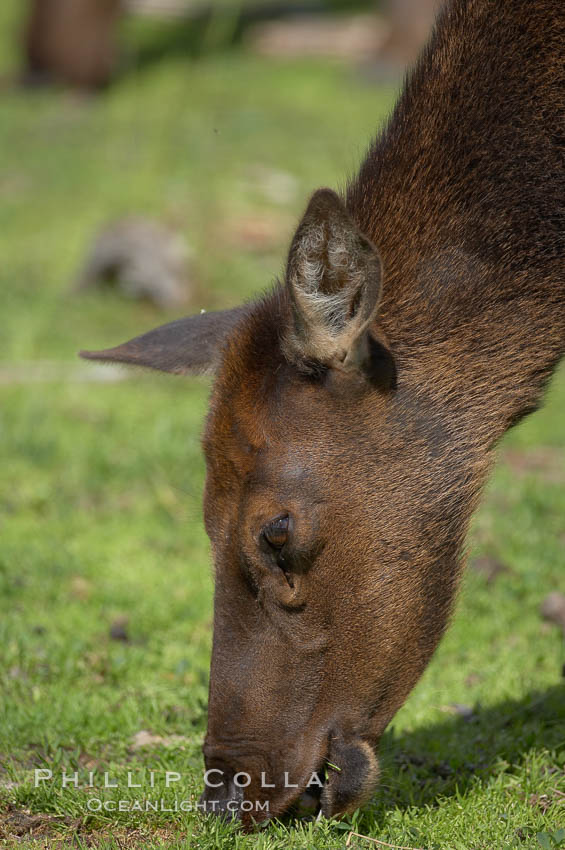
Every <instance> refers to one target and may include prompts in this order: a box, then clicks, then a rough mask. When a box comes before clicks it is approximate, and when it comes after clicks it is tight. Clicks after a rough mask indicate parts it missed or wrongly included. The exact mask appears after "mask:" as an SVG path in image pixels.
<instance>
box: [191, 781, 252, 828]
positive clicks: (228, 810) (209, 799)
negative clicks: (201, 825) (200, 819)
mask: <svg viewBox="0 0 565 850" xmlns="http://www.w3.org/2000/svg"><path fill="white" fill-rule="evenodd" d="M199 803H200V806H201V807H202V810H203V811H204V812H205V814H215V815H220V816H222V817H228V818H238V817H241V804H242V803H243V789H242V788H241V787H240V786H238V785H236V784H235V782H234V780H233V777H231V778H224V777H222V781H221V783H220V782H214V783H213V785H212V784H210V785H208V784H207V785H206V788H205V789H204V791H203V792H202V794H201V796H200V800H199Z"/></svg>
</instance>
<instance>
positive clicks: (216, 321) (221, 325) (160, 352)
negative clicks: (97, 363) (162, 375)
mask: <svg viewBox="0 0 565 850" xmlns="http://www.w3.org/2000/svg"><path fill="white" fill-rule="evenodd" d="M244 313H245V308H244V307H236V308H234V309H233V310H221V311H219V312H215V313H201V314H200V315H198V316H188V317H187V318H185V319H178V320H177V321H176V322H169V324H167V325H161V327H159V328H155V329H154V330H152V331H149V332H148V333H146V334H142V335H141V336H136V337H135V339H130V341H129V342H124V343H123V344H122V345H118V346H116V347H115V348H106V349H104V350H103V351H81V352H80V356H81V357H84V358H85V359H86V360H102V361H105V362H107V363H127V364H128V365H129V366H144V367H148V368H149V369H157V370H159V371H160V372H172V373H173V374H175V375H206V374H213V373H214V372H215V371H216V368H217V366H218V363H219V359H220V355H221V352H222V348H223V345H224V342H225V340H226V338H227V336H228V334H229V333H230V331H232V330H233V328H234V327H235V325H236V324H237V323H238V322H239V320H240V319H241V318H242V316H243V315H244Z"/></svg>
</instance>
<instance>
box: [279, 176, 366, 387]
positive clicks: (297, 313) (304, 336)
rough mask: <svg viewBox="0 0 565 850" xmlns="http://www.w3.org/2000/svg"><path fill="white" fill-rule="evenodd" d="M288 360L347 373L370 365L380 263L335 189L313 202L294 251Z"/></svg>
mask: <svg viewBox="0 0 565 850" xmlns="http://www.w3.org/2000/svg"><path fill="white" fill-rule="evenodd" d="M286 285H287V288H288V291H289V295H290V302H291V305H292V322H291V328H290V330H289V332H288V334H287V337H286V339H285V352H286V355H287V357H288V358H289V359H290V360H292V361H293V362H294V363H296V364H297V365H298V366H299V367H300V366H301V364H302V365H304V364H308V363H312V362H314V363H321V364H324V365H326V366H330V367H334V368H338V369H341V370H346V371H353V370H356V369H362V368H363V366H364V364H365V363H366V362H367V360H368V359H370V355H371V351H370V349H371V338H370V335H369V326H370V324H371V322H372V321H373V319H374V318H375V316H376V313H377V310H378V306H379V302H380V298H381V262H380V259H379V256H378V254H377V251H376V249H375V247H374V246H373V245H372V243H371V242H370V241H369V240H368V239H367V237H366V236H364V235H363V234H362V233H361V231H360V230H359V228H358V227H357V225H356V224H355V222H354V221H353V219H352V218H351V216H350V215H349V213H348V212H347V210H346V208H345V206H344V204H343V203H342V201H341V200H340V198H339V197H338V196H337V195H336V194H335V192H332V191H331V189H319V190H318V191H317V192H316V193H315V194H314V196H313V197H312V199H311V201H310V203H309V205H308V208H307V210H306V213H305V214H304V218H303V219H302V221H301V223H300V225H299V227H298V230H297V231H296V235H295V237H294V239H293V241H292V245H291V247H290V253H289V258H288V265H287V273H286Z"/></svg>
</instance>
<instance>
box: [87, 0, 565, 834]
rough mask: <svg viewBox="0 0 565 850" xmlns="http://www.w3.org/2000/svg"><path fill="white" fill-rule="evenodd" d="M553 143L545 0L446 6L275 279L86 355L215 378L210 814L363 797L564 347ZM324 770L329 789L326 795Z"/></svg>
mask: <svg viewBox="0 0 565 850" xmlns="http://www.w3.org/2000/svg"><path fill="white" fill-rule="evenodd" d="M564 139H565V4H564V3H563V0H505V2H499V0H451V2H448V3H447V5H446V6H445V8H444V9H443V10H442V12H441V14H440V17H439V20H438V22H437V24H436V28H435V31H434V33H433V36H432V39H431V42H430V44H429V46H428V47H427V49H426V50H425V51H424V54H423V55H422V57H421V59H420V61H419V62H418V64H417V66H416V68H415V69H414V71H413V72H412V73H411V74H410V76H409V77H408V80H407V82H406V85H405V88H404V91H403V93H402V95H401V97H400V100H399V102H398V104H397V106H396V109H395V111H394V114H393V115H392V118H391V120H390V121H389V123H388V126H387V127H386V129H385V130H384V132H383V133H382V134H381V135H380V136H379V138H378V139H377V140H376V141H375V142H374V144H373V145H372V147H371V149H370V151H369V154H368V156H367V158H366V160H365V162H364V163H363V165H362V166H361V169H360V172H359V174H358V176H357V177H356V178H355V179H354V180H353V182H351V183H350V185H349V188H348V190H347V192H346V193H345V195H344V196H343V197H340V196H338V195H337V194H335V193H334V192H332V191H330V190H329V189H320V190H319V191H317V192H315V194H314V195H313V197H312V199H311V200H310V203H309V204H308V207H307V209H306V212H305V214H304V217H303V219H302V221H301V223H300V225H299V227H298V230H297V231H296V235H295V236H294V239H293V241H292V244H291V246H290V252H289V256H288V264H287V268H286V276H285V280H284V282H281V283H280V284H278V285H277V286H275V288H274V289H273V290H272V291H271V292H269V293H268V294H267V295H265V296H264V297H262V298H260V299H259V300H257V301H256V302H255V303H252V304H249V305H248V306H244V307H241V308H239V309H236V310H232V311H225V312H219V313H216V314H209V315H202V316H195V317H192V318H187V319H181V320H180V321H177V322H173V323H171V324H169V325H166V326H164V327H161V328H157V329H156V330H154V331H150V332H149V333H147V334H145V335H144V336H141V337H138V338H136V339H134V340H132V341H130V342H127V343H125V344H123V345H120V346H118V347H117V348H112V349H109V350H107V351H100V352H85V353H84V355H83V356H85V357H88V358H91V359H95V360H106V361H115V362H123V363H131V364H135V365H141V366H147V367H151V368H154V369H160V370H164V371H167V372H174V373H177V374H190V373H194V372H213V373H214V374H215V376H216V378H215V385H214V389H213V393H212V397H211V403H210V412H209V416H208V420H207V424H206V430H205V435H204V451H205V454H206V462H207V479H206V489H205V498H204V516H205V523H206V529H207V531H208V534H209V536H210V539H211V541H212V547H213V554H214V560H215V576H216V577H215V581H216V591H215V603H214V643H213V653H212V666H211V679H210V702H209V722H208V732H207V736H206V741H205V745H204V755H205V761H206V765H207V768H208V769H209V770H212V771H217V773H213V774H210V776H211V778H212V779H213V780H214V782H213V783H212V784H214V785H220V787H215V788H207V790H206V792H205V794H204V800H205V801H212V800H219V807H220V809H226V808H228V809H229V807H230V802H232V801H235V802H237V801H242V800H245V801H248V802H250V801H263V802H265V801H266V802H268V803H269V810H270V814H271V815H277V814H280V813H281V812H284V811H286V810H287V809H288V808H289V806H291V805H292V804H293V802H294V801H295V800H297V799H299V797H300V795H301V794H303V792H305V791H306V790H307V786H308V785H309V784H310V790H311V791H312V788H313V789H314V791H315V790H316V786H317V785H318V786H319V785H320V784H322V785H323V787H321V789H320V788H319V789H318V790H319V804H320V806H321V811H322V812H323V813H324V814H325V815H334V814H339V813H343V812H347V811H350V810H352V809H354V808H355V807H357V806H359V804H360V803H362V802H363V801H364V800H366V799H367V797H368V796H369V795H370V794H371V792H372V790H373V789H374V787H375V784H376V782H377V775H378V766H377V759H376V756H375V748H376V746H377V744H378V742H379V739H380V737H381V735H382V732H383V730H384V728H385V727H386V725H387V724H388V723H389V721H390V719H391V718H392V716H393V715H394V713H395V712H396V711H397V709H398V708H399V707H400V706H401V705H402V703H403V702H404V700H405V699H406V697H407V695H408V693H409V692H410V690H411V689H412V688H413V687H414V684H415V683H416V681H417V680H418V678H419V677H420V675H421V674H422V672H423V670H424V669H425V667H426V665H427V664H428V662H429V660H430V657H431V655H432V653H433V652H434V650H435V648H436V646H437V644H438V641H439V639H440V637H441V635H442V633H443V631H444V629H445V626H446V622H447V620H448V618H449V615H450V612H451V610H452V603H453V599H454V596H455V592H456V589H457V585H458V581H459V576H460V574H461V569H462V560H463V556H462V550H463V544H464V540H465V535H466V532H467V528H468V525H469V519H470V517H471V514H472V512H473V510H474V508H475V507H476V505H477V501H478V498H479V494H480V492H481V488H482V487H483V484H484V483H485V479H486V477H487V475H488V472H489V470H490V468H491V465H492V462H493V449H494V447H495V445H496V443H497V441H498V440H499V439H500V437H501V436H502V435H503V434H504V432H505V431H506V430H507V429H508V428H510V427H511V426H512V425H515V424H516V423H517V422H519V421H520V419H522V417H523V416H525V415H526V414H528V413H530V412H531V411H533V410H534V409H535V408H536V407H537V406H538V405H539V403H540V400H541V397H542V394H543V391H544V388H545V386H546V384H547V381H548V379H549V377H550V375H551V373H552V371H553V370H554V368H555V366H556V364H557V363H558V361H559V359H560V357H561V355H562V353H563V351H564V349H565V235H564V233H565V231H564V225H565V171H564V166H565V161H564V156H565V150H564ZM327 761H330V762H332V763H334V764H336V765H337V766H338V767H340V768H341V770H340V771H332V770H329V771H325V773H326V774H327V775H326V776H325V777H324V778H323V780H322V773H323V771H322V770H321V769H322V767H323V765H324V764H325V763H326V762H327ZM316 771H317V772H318V773H317V774H315V775H316V777H317V779H318V782H317V783H316V782H312V781H311V777H312V773H313V772H316ZM238 772H242V773H243V774H247V775H248V776H249V777H250V783H249V784H248V786H247V787H246V788H244V789H243V788H241V787H240V785H241V784H246V781H247V780H244V781H243V780H242V781H238V777H237V773H238ZM285 774H286V776H285ZM267 785H268V786H270V787H266V786H267ZM289 785H294V786H295V787H288V786H289ZM251 817H252V815H251V814H245V815H243V818H244V822H245V823H246V824H248V823H250V820H251ZM263 817H266V814H265V813H259V814H258V815H257V819H258V820H260V819H261V818H263Z"/></svg>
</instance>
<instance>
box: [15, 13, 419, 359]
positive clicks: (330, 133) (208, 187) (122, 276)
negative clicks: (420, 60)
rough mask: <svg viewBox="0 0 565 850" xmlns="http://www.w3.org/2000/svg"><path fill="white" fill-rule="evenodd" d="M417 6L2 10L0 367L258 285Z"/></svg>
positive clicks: (409, 44) (347, 162)
mask: <svg viewBox="0 0 565 850" xmlns="http://www.w3.org/2000/svg"><path fill="white" fill-rule="evenodd" d="M434 5H435V4H434V2H433V0H382V3H380V4H376V3H375V2H374V0H357V1H356V2H345V0H307V2H292V0H291V2H283V3H280V2H275V0H259V2H251V3H249V4H246V3H239V2H235V0H215V2H211V3H202V2H195V1H194V0H122V2H120V0H25V2H24V0H4V2H3V3H2V8H1V10H0V27H1V29H0V63H1V67H0V74H1V79H2V89H1V104H0V108H1V110H2V120H1V125H0V134H1V136H0V144H1V151H2V161H1V164H0V167H1V168H2V184H1V186H0V190H1V192H2V201H3V202H2V209H1V212H0V215H1V216H2V239H3V240H4V242H5V245H6V250H5V253H4V262H3V269H2V272H1V273H2V274H6V275H7V276H8V277H9V281H10V284H9V285H7V286H5V287H4V292H5V296H6V297H7V299H8V303H7V304H5V308H7V309H9V314H10V316H11V322H10V330H8V331H7V339H6V340H5V347H4V351H3V355H4V356H5V357H6V359H13V360H21V359H30V360H35V359H36V358H38V357H41V359H49V358H56V357H59V356H60V355H61V354H62V353H63V351H64V352H65V354H69V353H70V352H71V351H73V350H74V349H75V348H77V347H81V346H82V347H84V345H86V344H90V343H89V339H90V341H91V343H92V344H94V343H97V342H101V343H104V342H107V341H111V340H112V339H113V338H115V332H117V333H118V335H122V334H123V332H124V330H125V332H126V334H127V333H128V332H129V331H130V329H131V330H132V332H133V330H135V329H137V328H139V326H140V324H141V325H143V324H144V323H146V322H150V321H151V319H150V318H149V316H150V315H151V314H152V310H153V308H155V309H158V310H161V311H164V312H166V313H167V314H171V315H173V314H174V315H176V314H177V313H178V311H179V310H181V312H182V311H184V312H187V311H188V310H189V309H190V307H191V306H192V307H194V308H196V307H198V308H200V307H205V308H211V307H214V306H218V305H226V306H229V305H231V304H232V303H235V302H237V301H239V300H240V299H241V297H245V296H248V295H249V294H251V293H252V292H255V291H256V290H257V288H258V287H264V286H266V285H267V284H268V283H269V282H270V279H271V278H272V276H273V275H274V274H276V273H277V272H278V271H279V268H280V265H281V262H282V256H281V251H282V249H283V247H284V246H285V244H286V242H287V241H288V237H289V235H290V231H291V229H292V224H293V221H294V219H295V216H296V214H297V213H298V212H299V210H300V209H301V207H302V206H303V204H304V202H305V199H306V197H307V196H308V193H309V192H310V191H311V190H312V189H313V188H314V187H316V186H317V185H319V184H322V183H330V184H335V183H336V181H342V182H343V181H344V180H345V178H346V176H347V175H348V174H350V173H352V172H353V171H354V170H355V168H356V166H357V164H358V162H359V160H360V158H361V156H362V154H363V150H364V147H365V145H366V144H367V143H368V141H369V140H370V138H371V136H372V135H373V134H374V132H375V130H376V128H377V126H378V125H379V124H380V122H381V121H382V119H383V117H384V116H385V115H386V113H387V111H388V110H389V108H390V107H391V104H392V102H393V94H394V89H395V87H396V86H397V85H398V83H399V81H400V79H401V76H402V72H403V68H404V64H405V62H409V61H410V60H411V59H412V58H413V57H414V56H415V54H416V53H417V50H418V49H419V47H420V45H421V43H422V41H423V40H425V37H426V35H427V32H428V30H429V27H430V25H431V21H432V19H433V8H434ZM16 281H17V284H16V283H15V282H16ZM69 293H73V294H75V295H76V294H77V293H78V294H79V295H80V297H70V296H69ZM101 293H102V295H101ZM91 296H92V297H91ZM124 297H125V300H124ZM127 299H129V303H127ZM132 302H135V303H132ZM109 304H111V305H112V309H109ZM108 313H109V314H110V315H108ZM168 317H169V315H167V318H168ZM92 327H94V328H96V333H95V336H96V337H97V338H98V339H97V340H92V339H91V337H92V334H91V333H89V330H90V328H92ZM100 335H102V336H103V337H104V339H102V340H100Z"/></svg>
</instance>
